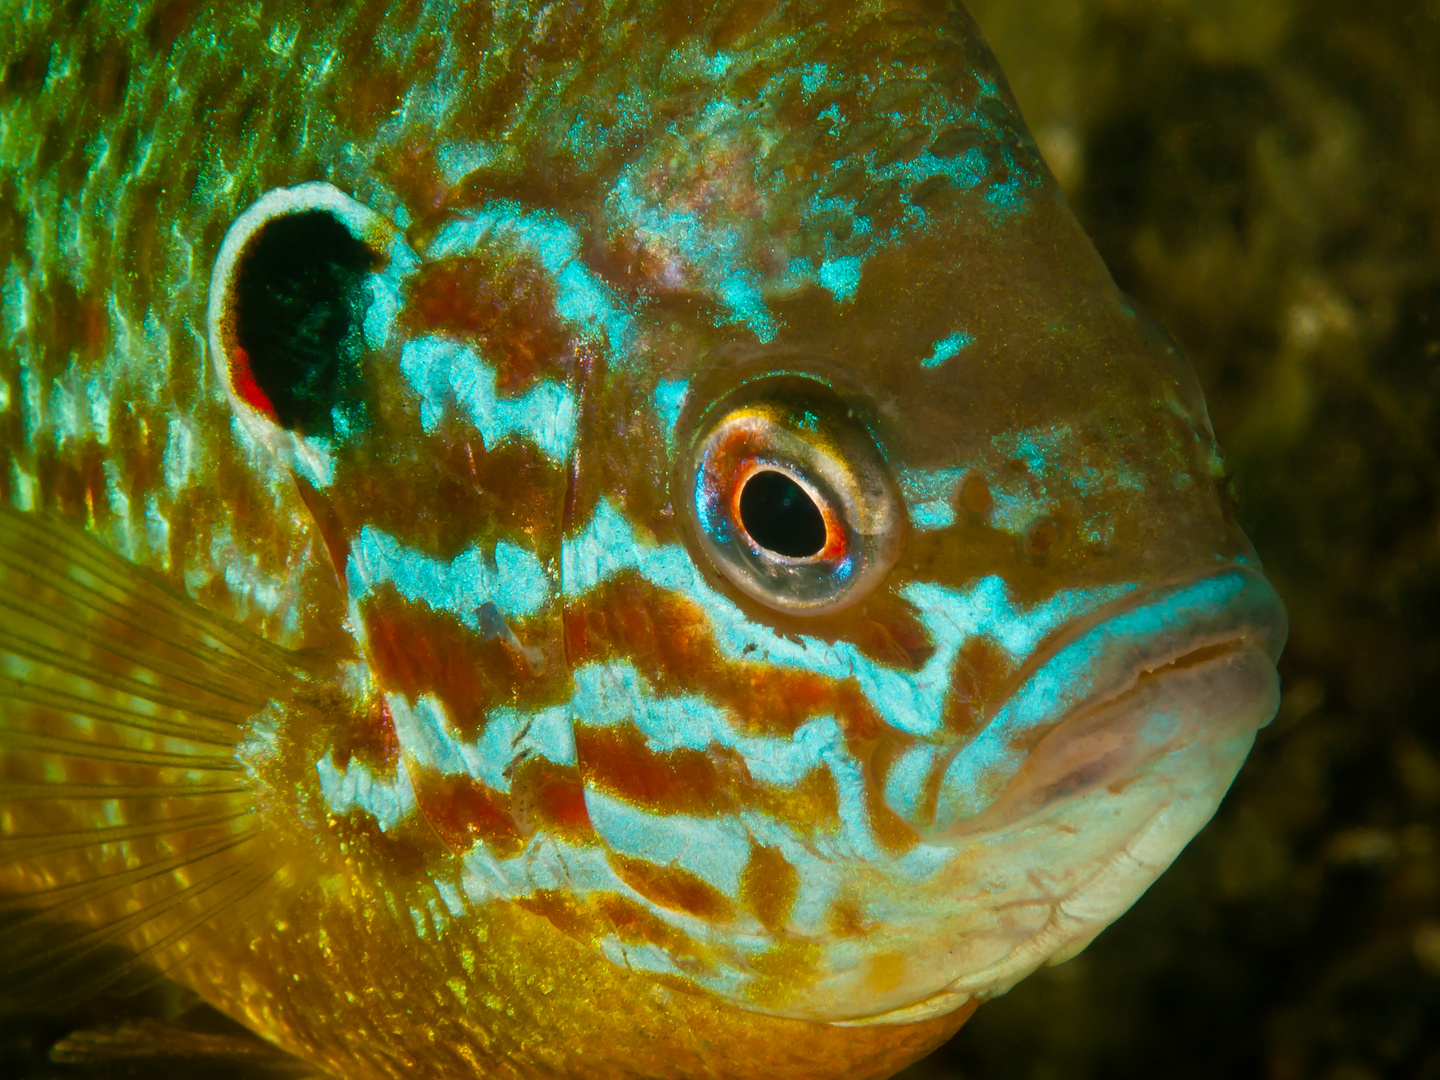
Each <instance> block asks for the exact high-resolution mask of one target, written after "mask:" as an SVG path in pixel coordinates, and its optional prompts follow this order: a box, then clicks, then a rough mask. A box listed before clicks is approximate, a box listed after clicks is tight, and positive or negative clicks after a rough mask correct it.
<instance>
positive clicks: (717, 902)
mask: <svg viewBox="0 0 1440 1080" xmlns="http://www.w3.org/2000/svg"><path fill="white" fill-rule="evenodd" d="M609 859H610V865H611V866H613V867H614V868H615V873H617V874H618V875H619V876H620V880H621V881H623V882H625V884H626V885H629V886H630V887H631V888H632V889H634V890H635V891H636V892H638V893H639V894H640V895H641V896H644V897H646V898H647V899H649V900H653V901H654V902H655V903H657V904H659V905H660V906H661V907H667V908H673V909H675V910H676V911H684V912H687V913H688V914H691V915H694V916H695V917H696V918H698V919H706V920H708V921H709V922H729V921H730V920H731V919H733V918H734V917H735V905H734V904H732V903H731V902H730V899H729V897H727V896H726V895H725V894H724V893H722V892H720V890H718V889H716V888H715V887H714V886H713V885H711V884H710V883H709V882H708V881H705V880H704V879H702V878H699V877H697V876H695V875H694V874H692V873H690V871H688V870H686V869H684V868H683V867H679V866H665V865H660V864H658V863H652V862H647V861H646V860H644V859H632V858H630V857H629V856H626V855H620V854H618V853H616V852H613V851H612V852H610V854H609Z"/></svg>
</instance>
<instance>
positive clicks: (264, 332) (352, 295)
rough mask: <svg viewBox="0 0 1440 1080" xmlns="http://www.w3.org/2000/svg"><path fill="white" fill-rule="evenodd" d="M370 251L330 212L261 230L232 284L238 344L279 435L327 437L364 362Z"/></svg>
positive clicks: (315, 212)
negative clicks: (296, 432)
mask: <svg viewBox="0 0 1440 1080" xmlns="http://www.w3.org/2000/svg"><path fill="white" fill-rule="evenodd" d="M374 262H375V259H374V256H373V255H372V254H371V252H370V249H369V248H367V247H366V246H365V245H364V244H362V243H361V242H360V241H359V240H356V239H355V237H353V236H351V235H350V230H348V229H347V228H345V226H344V225H342V224H340V222H339V221H338V220H336V218H335V216H334V215H333V214H329V213H327V212H325V211H324V210H307V211H303V212H301V213H298V214H287V215H286V216H284V217H278V218H275V219H274V220H272V221H268V222H266V223H265V224H264V225H262V226H261V227H260V229H259V231H258V232H257V233H256V235H255V236H254V237H252V238H251V240H250V242H249V244H247V245H246V248H245V253H244V256H243V257H242V259H241V262H240V268H239V273H238V275H237V276H236V281H235V336H236V340H237V342H238V344H239V345H240V347H241V348H242V349H244V350H245V352H246V353H247V354H248V356H249V358H250V373H251V374H252V375H253V376H254V378H255V382H256V384H257V385H258V386H259V387H260V389H261V390H264V391H265V395H266V396H267V397H268V398H269V399H270V404H271V405H273V406H274V407H275V418H276V419H277V420H278V421H279V422H280V424H281V425H282V426H283V427H286V428H294V429H298V430H300V431H301V432H304V433H307V434H308V433H311V432H314V431H324V430H325V429H326V428H328V426H329V423H330V416H331V410H332V408H333V407H334V406H335V405H336V404H337V403H338V402H340V401H341V399H343V398H344V397H346V396H347V393H349V392H350V391H353V389H354V383H355V382H356V381H357V380H358V378H359V371H360V360H361V355H362V353H363V337H362V334H361V324H362V323H363V320H364V318H365V304H364V284H365V276H366V274H368V273H369V272H370V270H371V268H372V267H373V265H374Z"/></svg>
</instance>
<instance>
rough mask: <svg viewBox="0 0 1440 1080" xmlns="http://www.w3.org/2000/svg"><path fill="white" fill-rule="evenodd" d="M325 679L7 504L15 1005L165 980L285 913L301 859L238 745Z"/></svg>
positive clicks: (3, 934)
mask: <svg viewBox="0 0 1440 1080" xmlns="http://www.w3.org/2000/svg"><path fill="white" fill-rule="evenodd" d="M313 678H314V672H313V670H312V665H311V664H309V663H308V662H302V661H301V660H300V659H298V658H297V657H296V655H295V654H293V653H290V652H288V651H286V650H284V649H281V648H279V647H278V646H275V645H273V644H271V643H270V642H268V641H265V640H264V639H262V638H259V637H257V636H255V635H254V634H251V633H250V632H249V631H247V630H245V629H244V628H242V627H240V626H238V625H235V624H233V623H231V622H229V621H227V620H225V619H223V618H221V617H219V616H217V615H214V614H212V613H210V612H208V611H206V610H205V609H204V608H203V607H201V606H200V605H199V604H198V603H196V602H195V601H194V600H192V599H190V598H189V597H187V596H186V595H185V594H184V593H181V592H179V591H177V590H175V589H174V588H172V587H171V586H170V585H168V584H166V583H165V582H164V581H163V580H161V579H159V578H156V577H153V576H152V575H150V574H149V573H148V572H146V571H143V570H140V569H138V568H136V567H134V566H131V565H130V564H129V563H127V562H126V561H125V560H124V559H122V558H121V557H120V556H118V555H116V554H115V553H113V552H111V551H109V550H108V549H107V548H105V547H104V545H103V544H101V543H100V542H99V541H98V540H96V539H95V538H93V537H91V536H89V535H87V534H86V533H85V532H84V531H83V530H81V529H78V528H76V527H75V526H73V525H71V524H69V523H67V522H64V521H60V520H57V519H53V518H48V517H44V516H41V515H36V514H26V513H21V512H19V511H15V510H13V509H10V508H8V507H0V969H3V970H5V971H6V972H7V973H8V974H10V975H11V976H14V978H12V979H11V980H9V984H7V985H6V986H4V987H0V996H3V997H7V998H9V997H13V996H14V995H16V994H17V993H23V994H26V995H28V994H30V993H31V992H33V990H34V989H35V988H40V990H41V993H42V995H43V996H46V997H51V996H57V995H58V996H63V997H65V998H67V999H69V998H73V999H77V1000H78V999H79V998H80V997H83V996H86V995H88V994H89V993H91V992H93V991H99V990H102V989H104V988H105V987H106V986H107V985H112V984H114V983H115V982H117V981H119V980H122V979H123V980H126V981H127V982H128V981H130V980H132V979H134V978H136V977H138V976H139V975H140V974H142V973H145V977H148V978H158V977H160V975H157V974H155V972H157V971H158V972H161V973H163V972H164V971H167V970H171V969H173V968H174V967H175V966H176V965H178V964H180V963H183V962H184V961H185V960H186V959H188V958H189V957H190V956H192V955H194V954H195V952H196V950H197V949H200V948H203V947H204V945H205V943H206V942H209V941H213V940H214V939H215V938H216V937H217V936H219V935H222V934H223V933H224V932H225V929H226V927H228V926H230V925H233V921H234V920H235V919H237V918H240V917H242V915H243V914H244V911H246V910H248V909H249V907H250V905H252V904H256V903H259V902H260V901H262V900H267V901H270V902H278V903H283V899H284V896H286V895H289V893H290V892H292V891H293V887H294V885H295V882H296V880H297V879H296V876H295V875H294V874H293V873H292V872H291V871H290V870H289V869H288V867H289V866H290V864H291V858H290V855H289V852H288V849H286V848H285V846H284V840H283V838H281V837H277V836H276V835H275V830H273V829H267V828H265V827H264V826H263V824H262V822H261V819H260V816H259V814H260V812H259V809H258V807H259V800H258V799H257V797H256V794H255V792H254V791H253V790H252V785H253V783H254V777H253V775H252V773H251V772H250V768H249V759H243V760H242V758H241V756H240V755H239V753H238V747H239V746H240V745H241V744H242V742H243V741H244V740H245V739H246V738H247V735H248V733H250V732H252V731H253V730H254V728H253V727H252V724H253V723H255V722H256V718H257V717H259V716H260V715H261V714H263V713H265V712H266V710H268V709H277V710H281V711H282V712H283V711H284V710H286V709H290V708H293V707H297V705H298V704H300V703H303V702H309V701H311V700H312V699H313V697H314V693H315V692H314V690H313V689H310V686H311V680H312V679H313ZM306 707H308V706H306ZM265 722H266V723H268V722H269V721H265ZM17 983H18V986H17V985H15V984H17Z"/></svg>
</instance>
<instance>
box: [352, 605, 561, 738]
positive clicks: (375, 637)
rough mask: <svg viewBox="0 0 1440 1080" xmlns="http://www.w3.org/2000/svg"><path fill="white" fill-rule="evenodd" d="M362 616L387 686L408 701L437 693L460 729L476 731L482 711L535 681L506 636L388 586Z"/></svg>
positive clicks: (377, 670) (377, 668)
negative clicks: (486, 633) (487, 632)
mask: <svg viewBox="0 0 1440 1080" xmlns="http://www.w3.org/2000/svg"><path fill="white" fill-rule="evenodd" d="M361 617H362V618H363V619H364V620H365V634H366V638H367V641H368V644H369V652H370V660H371V663H372V664H373V665H374V667H375V673H376V674H377V675H378V676H379V677H380V681H381V682H382V683H383V684H384V686H385V688H386V689H387V690H394V691H399V692H400V693H402V694H404V695H405V696H406V697H408V698H410V699H411V700H412V701H413V700H414V699H415V698H418V697H419V696H420V695H421V694H425V693H432V694H434V695H435V696H436V697H438V698H439V699H440V700H441V702H443V703H444V705H445V712H446V714H447V715H448V716H449V718H450V720H451V722H452V723H453V724H454V725H455V727H456V729H457V730H458V731H460V732H461V733H462V734H471V733H475V732H478V731H480V730H481V729H482V728H483V727H484V718H485V713H486V711H487V710H489V709H490V708H493V707H494V706H495V705H496V704H497V703H499V702H501V701H505V702H513V701H514V700H515V692H516V690H517V688H519V687H521V686H524V685H526V684H529V683H533V681H534V680H533V677H532V676H531V674H530V672H529V669H528V668H526V666H525V661H524V658H523V657H520V656H518V655H517V654H516V653H515V651H514V650H513V649H510V648H509V647H508V646H506V645H505V644H504V642H502V641H500V640H499V639H494V638H492V639H490V640H488V641H487V640H485V639H483V638H482V637H481V636H480V634H479V632H478V631H475V630H471V629H470V628H469V627H467V626H465V625H464V624H462V623H461V622H460V621H459V620H458V619H456V618H455V616H453V615H451V614H449V613H448V612H437V611H433V610H432V609H431V608H430V606H429V605H428V604H426V603H424V602H423V601H414V602H412V601H409V600H406V599H405V598H404V597H402V596H401V595H400V594H399V593H398V592H397V591H396V590H395V588H394V586H393V585H389V584H387V585H384V586H382V587H381V588H379V589H378V590H376V592H375V593H374V594H373V595H372V596H370V597H369V598H368V599H367V600H366V601H365V603H364V605H363V609H362V615H361Z"/></svg>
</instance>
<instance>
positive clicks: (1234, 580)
mask: <svg viewBox="0 0 1440 1080" xmlns="http://www.w3.org/2000/svg"><path fill="white" fill-rule="evenodd" d="M1286 633H1287V621H1286V615H1285V608H1284V605H1283V604H1282V603H1281V601H1280V598H1279V597H1278V596H1277V595H1276V593H1275V591H1274V589H1273V588H1271V586H1270V584H1269V582H1267V581H1266V580H1265V578H1264V577H1263V576H1261V575H1260V574H1259V573H1257V572H1256V571H1254V570H1253V569H1251V568H1249V567H1247V566H1243V565H1232V566H1229V567H1227V568H1226V569H1225V570H1223V571H1221V572H1218V573H1213V574H1208V575H1206V576H1204V577H1202V578H1199V579H1192V580H1190V581H1188V582H1185V583H1182V584H1179V585H1172V586H1170V587H1164V588H1160V589H1152V590H1149V591H1147V592H1146V593H1145V594H1144V595H1142V596H1141V597H1139V598H1138V599H1136V598H1128V599H1127V600H1126V601H1123V602H1122V603H1120V604H1117V605H1114V606H1112V607H1110V608H1108V609H1106V610H1103V611H1101V612H1100V613H1098V614H1097V615H1096V616H1095V617H1094V618H1092V619H1090V620H1087V622H1086V624H1085V625H1083V626H1080V627H1077V628H1075V629H1074V630H1073V631H1072V632H1070V633H1068V634H1066V635H1064V636H1063V638H1062V639H1061V640H1060V641H1058V642H1057V643H1056V644H1054V645H1053V646H1052V647H1051V648H1050V649H1048V650H1047V651H1046V653H1045V654H1044V655H1043V656H1042V657H1040V658H1039V659H1038V660H1037V662H1036V663H1035V664H1034V665H1033V666H1032V670H1031V673H1030V675H1029V677H1028V678H1027V679H1026V680H1025V681H1024V682H1023V683H1022V684H1021V685H1020V687H1019V689H1018V690H1017V691H1016V693H1015V694H1014V695H1013V696H1012V697H1011V698H1010V699H1009V700H1008V701H1007V702H1006V704H1005V705H1004V706H1003V707H1002V708H1001V709H1000V710H999V711H998V712H997V713H996V715H995V717H994V718H993V720H992V722H991V723H990V724H989V725H987V726H986V728H985V729H984V730H983V731H982V732H981V733H980V734H979V735H978V736H977V737H976V738H975V739H974V740H973V741H972V742H971V743H970V744H968V745H967V746H965V747H963V748H962V749H961V750H960V751H959V753H958V754H957V755H956V756H955V758H954V759H953V760H952V761H951V763H950V765H949V767H948V768H947V770H946V772H945V775H944V777H943V779H942V781H941V785H940V793H939V798H938V800H937V803H936V820H935V829H936V833H937V838H944V839H948V840H949V841H950V842H961V841H962V840H963V838H964V837H967V836H972V835H974V834H976V833H978V832H989V831H992V830H997V829H1005V828H1007V827H1011V826H1014V825H1016V824H1018V823H1020V822H1027V821H1031V820H1032V819H1036V818H1039V817H1041V816H1043V815H1047V814H1056V815H1059V816H1062V817H1063V816H1064V815H1065V814H1066V813H1067V810H1066V809H1065V807H1066V806H1067V805H1074V804H1077V803H1078V801H1080V800H1086V803H1087V805H1089V806H1092V807H1093V805H1094V801H1093V800H1090V799H1086V797H1087V796H1092V795H1095V794H1096V793H1100V792H1104V793H1107V794H1108V795H1110V796H1113V797H1114V798H1116V799H1124V798H1133V797H1136V796H1137V795H1138V794H1139V793H1138V792H1134V791H1131V790H1130V789H1131V788H1132V787H1135V786H1137V785H1138V787H1139V788H1141V789H1143V790H1144V795H1143V797H1144V798H1146V799H1148V800H1152V801H1153V800H1157V799H1159V800H1163V799H1164V798H1166V797H1167V795H1166V792H1167V791H1168V792H1170V793H1172V794H1178V793H1181V792H1186V793H1191V794H1194V793H1198V792H1200V791H1202V790H1203V791H1207V792H1208V791H1215V792H1218V794H1217V795H1216V802H1217V803H1218V797H1219V795H1223V793H1224V791H1225V790H1226V789H1227V788H1228V787H1229V784H1230V782H1231V781H1232V780H1233V779H1234V776H1235V774H1236V773H1237V772H1238V771H1239V767H1240V765H1241V764H1242V763H1243V761H1244V758H1245V755H1246V754H1247V753H1248V751H1249V747H1250V745H1251V743H1252V742H1253V740H1254V737H1255V733H1256V732H1257V731H1258V730H1259V729H1260V728H1262V727H1264V726H1265V725H1266V724H1268V723H1269V722H1270V720H1271V719H1272V718H1273V717H1274V715H1275V710H1276V708H1277V707H1278V705H1279V700H1280V688H1279V676H1278V674H1277V672H1276V668H1275V664H1276V661H1277V660H1278V658H1279V655H1280V651H1281V649H1282V648H1283V646H1284V642H1285V637H1286ZM1127 792H1128V793H1129V794H1128V795H1127ZM1087 812H1088V811H1087ZM944 839H942V840H941V842H944ZM1186 839H1187V840H1188V837H1187V838H1186ZM1177 850H1178V849H1177Z"/></svg>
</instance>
